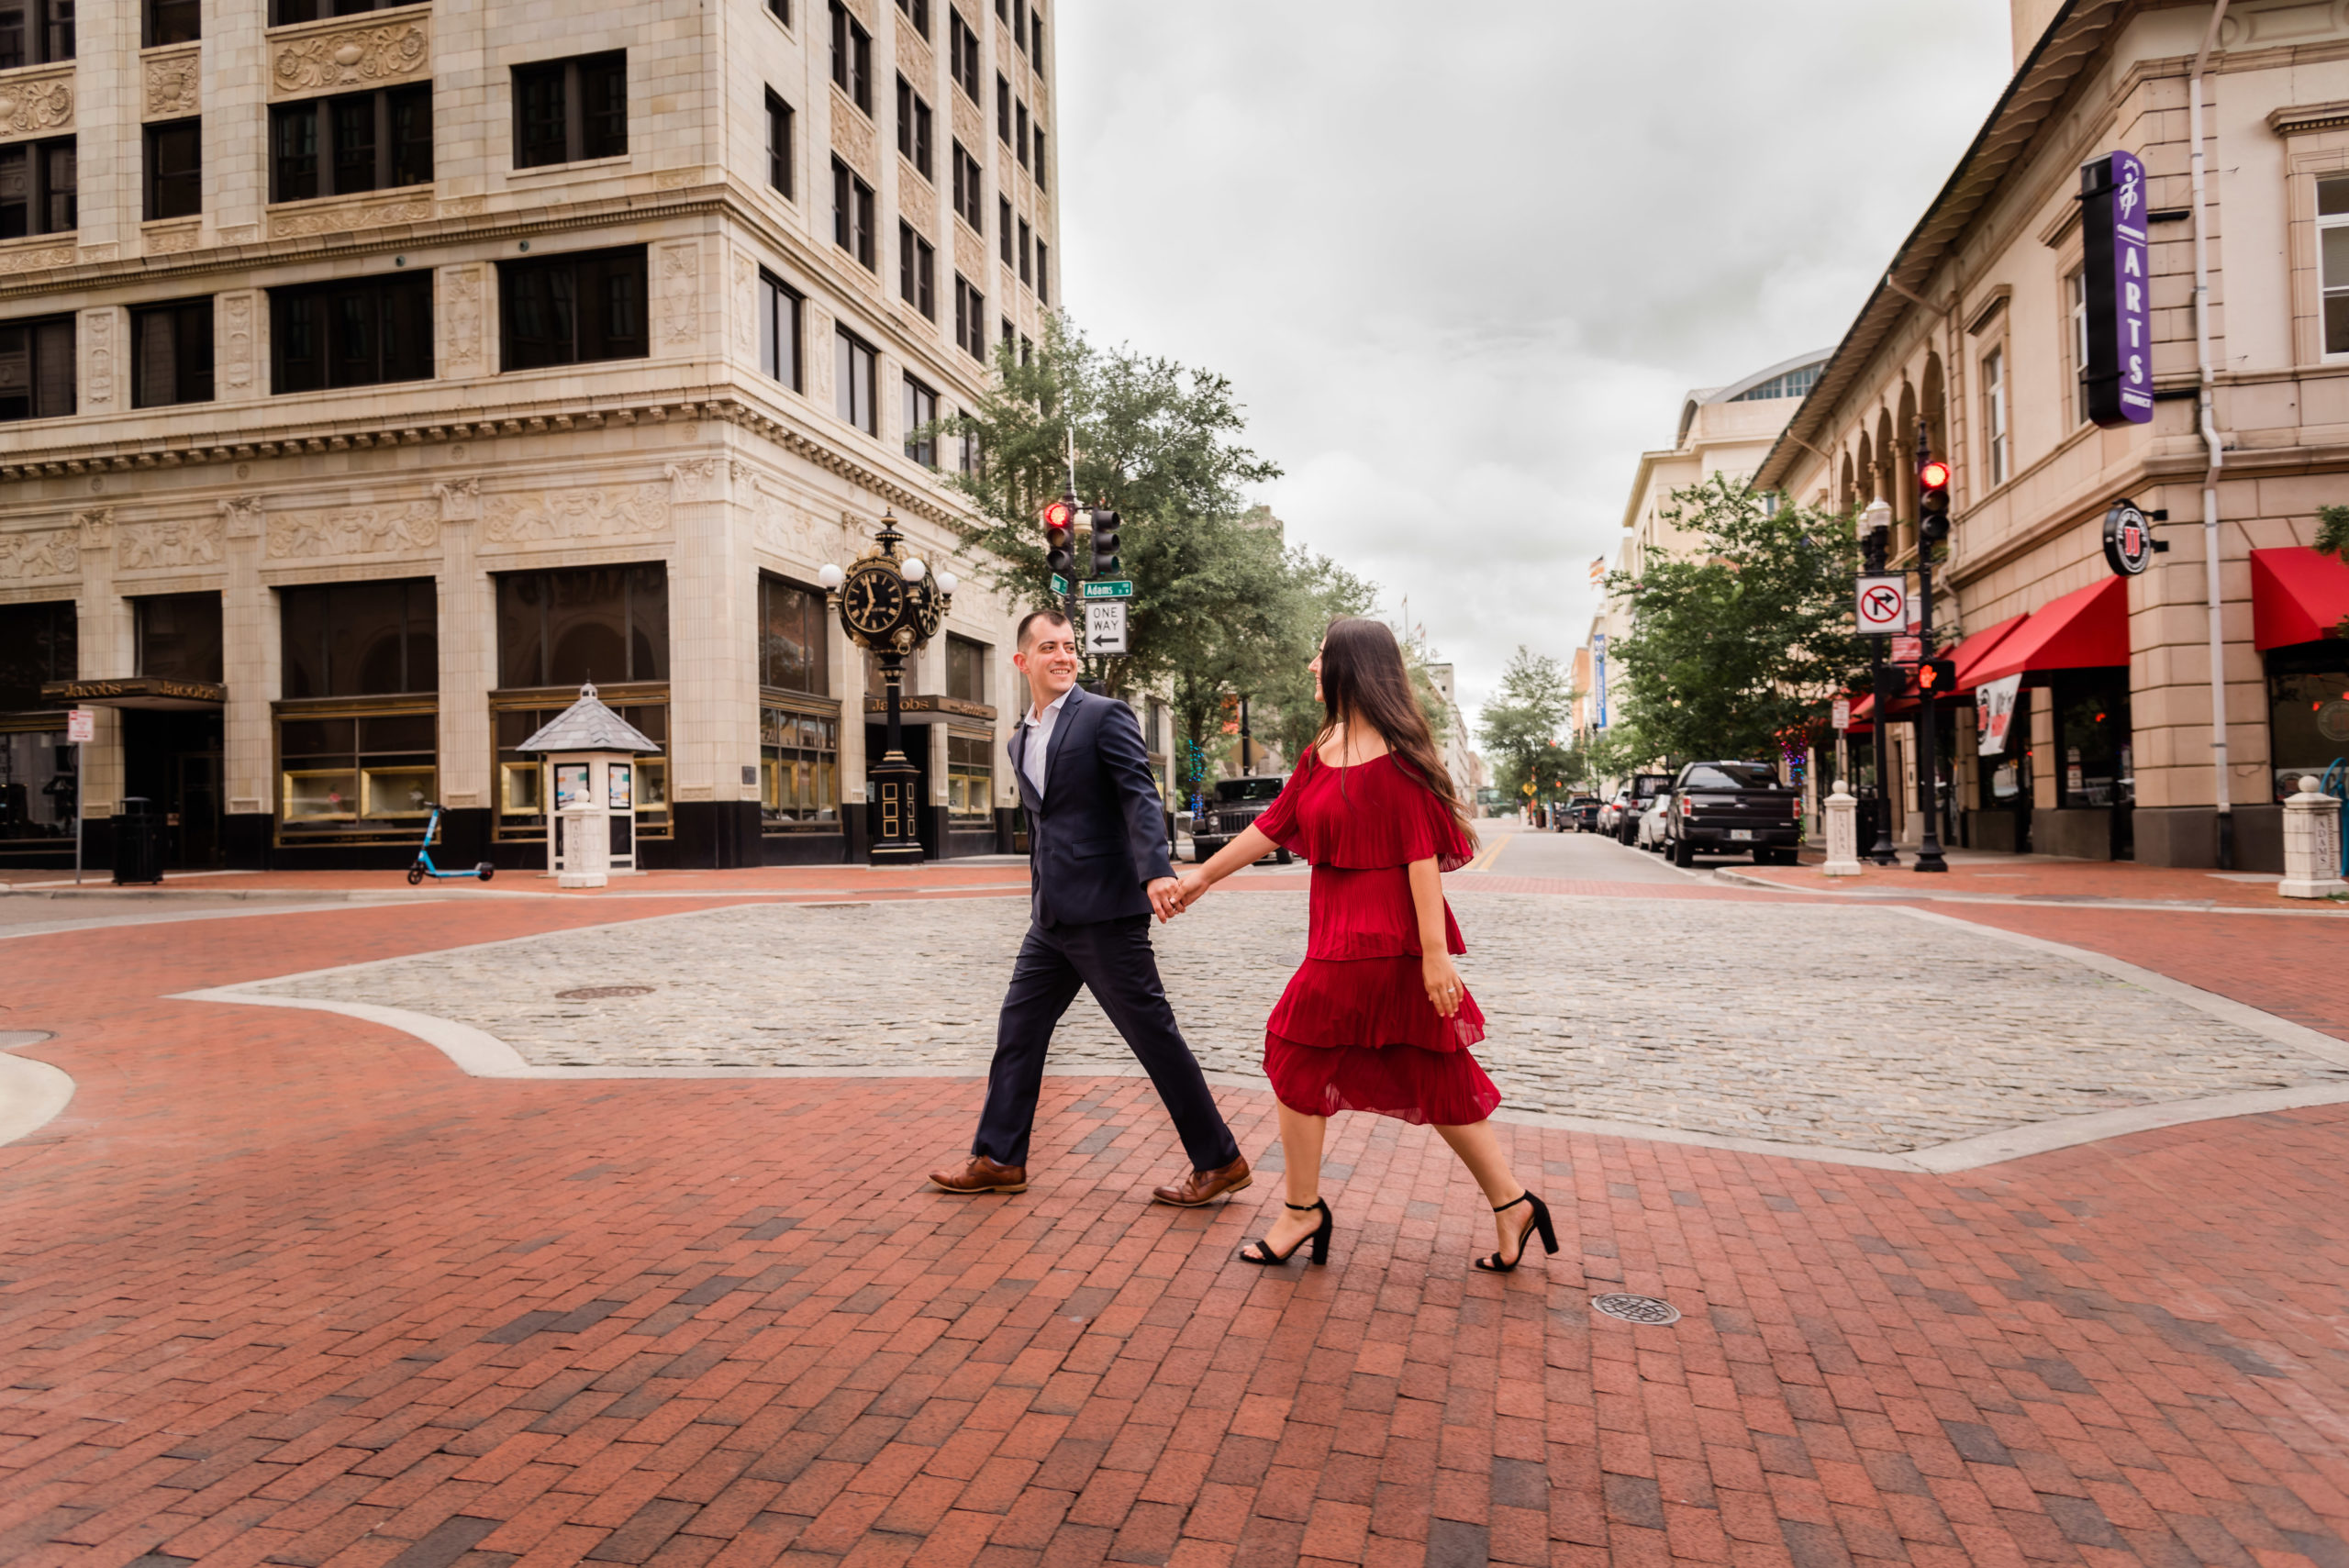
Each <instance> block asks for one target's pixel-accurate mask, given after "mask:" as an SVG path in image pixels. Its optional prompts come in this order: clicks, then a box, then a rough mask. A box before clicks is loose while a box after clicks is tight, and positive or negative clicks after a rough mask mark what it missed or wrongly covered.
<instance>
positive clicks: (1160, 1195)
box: [1150, 1157, 1255, 1208]
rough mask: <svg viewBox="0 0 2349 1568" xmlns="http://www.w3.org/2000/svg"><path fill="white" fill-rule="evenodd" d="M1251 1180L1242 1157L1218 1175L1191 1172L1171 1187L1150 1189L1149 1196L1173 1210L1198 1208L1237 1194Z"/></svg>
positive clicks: (1252, 1179) (1245, 1161)
mask: <svg viewBox="0 0 2349 1568" xmlns="http://www.w3.org/2000/svg"><path fill="white" fill-rule="evenodd" d="M1254 1180H1255V1178H1254V1177H1253V1176H1251V1175H1250V1174H1249V1173H1248V1162H1247V1160H1246V1159H1245V1158H1244V1157H1243V1158H1241V1159H1238V1160H1234V1161H1233V1162H1231V1163H1230V1164H1229V1165H1226V1166H1224V1167H1223V1168H1222V1169H1221V1170H1219V1171H1194V1172H1192V1173H1190V1174H1189V1175H1187V1176H1186V1177H1184V1178H1183V1179H1182V1180H1181V1181H1179V1182H1177V1183H1175V1184H1174V1185H1173V1186H1171V1187H1153V1188H1152V1189H1151V1194H1150V1195H1151V1196H1152V1197H1153V1198H1156V1199H1157V1200H1158V1201H1159V1202H1160V1203H1171V1204H1173V1205H1174V1206H1175V1207H1176V1208H1198V1207H1202V1206H1204V1205H1207V1204H1210V1203H1213V1202H1214V1201H1215V1200H1216V1199H1218V1198H1219V1197H1221V1196H1223V1195H1225V1194H1227V1193H1236V1192H1238V1191H1239V1190H1240V1189H1241V1188H1242V1187H1244V1186H1246V1185H1247V1184H1249V1183H1250V1182H1252V1181H1254Z"/></svg>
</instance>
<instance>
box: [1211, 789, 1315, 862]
mask: <svg viewBox="0 0 2349 1568" xmlns="http://www.w3.org/2000/svg"><path fill="white" fill-rule="evenodd" d="M1287 783H1288V775H1287V774H1286V773H1275V774H1271V775H1269V776H1266V775H1262V774H1258V775H1253V776H1251V777H1247V778H1237V779H1218V780H1217V781H1216V784H1215V797H1214V798H1213V799H1212V800H1209V801H1208V803H1207V809H1206V810H1205V811H1203V812H1201V813H1200V814H1199V817H1198V819H1197V820H1195V821H1194V822H1193V823H1192V824H1191V857H1192V858H1193V859H1194V860H1196V861H1197V862H1199V863H1200V864H1201V865H1205V864H1206V863H1207V862H1208V861H1209V860H1210V859H1212V858H1213V857H1214V855H1215V852H1216V851H1218V850H1220V849H1222V848H1223V847H1224V846H1225V845H1226V844H1229V843H1230V842H1231V840H1234V839H1237V838H1238V837H1240V835H1241V833H1242V832H1243V831H1245V830H1246V828H1248V825H1249V824H1250V823H1252V822H1253V821H1255V820H1256V818H1257V817H1262V816H1263V815H1264V808H1265V807H1266V806H1270V805H1272V804H1273V802H1274V800H1275V798H1277V797H1278V796H1279V795H1280V793H1281V787H1282V786H1283V785H1284V784H1287ZM1273 859H1274V860H1275V862H1278V863H1279V864H1281V865H1286V864H1288V863H1289V862H1290V859H1291V857H1290V855H1289V852H1288V851H1286V850H1275V851H1273Z"/></svg>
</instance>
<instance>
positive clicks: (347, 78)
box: [269, 17, 432, 97]
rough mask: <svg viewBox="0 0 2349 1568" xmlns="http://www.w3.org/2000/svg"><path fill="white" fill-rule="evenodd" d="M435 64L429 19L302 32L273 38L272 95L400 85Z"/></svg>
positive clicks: (281, 95) (270, 81)
mask: <svg viewBox="0 0 2349 1568" xmlns="http://www.w3.org/2000/svg"><path fill="white" fill-rule="evenodd" d="M431 63H432V37H431V34H430V33H429V32H428V31H427V30H426V22H425V18H424V17H414V18H412V19H410V20H406V21H399V22H392V23H389V24H386V25H382V26H369V25H365V24H362V25H360V26H358V27H350V28H334V29H332V30H330V31H323V32H315V33H303V34H297V35H296V36H295V37H292V38H279V39H272V40H271V43H270V69H269V84H270V93H271V95H272V96H273V97H283V96H284V95H287V94H290V93H301V92H306V91H311V90H315V89H318V88H332V87H361V86H366V85H370V84H372V83H379V82H397V81H401V80H403V79H405V78H407V77H411V76H417V75H421V74H422V73H423V72H425V71H426V70H427V69H429V67H430V65H431Z"/></svg>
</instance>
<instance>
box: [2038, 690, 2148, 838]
mask: <svg viewBox="0 0 2349 1568" xmlns="http://www.w3.org/2000/svg"><path fill="white" fill-rule="evenodd" d="M2049 695H2050V696H2051V698H2052V699H2053V701H2054V708H2055V762H2056V773H2055V801H2056V804H2057V805H2058V806H2064V807H2065V808H2067V809H2080V808H2089V807H2096V806H2132V805H2134V804H2135V803H2136V798H2137V780H2136V765H2135V759H2134V752H2133V749H2132V746H2131V744H2130V734H2129V672H2128V670H2127V669H2126V668H2125V667H2115V668H2112V669H2106V670H2059V671H2057V672H2055V673H2054V677H2053V684H2052V685H2051V686H2050V687H2049Z"/></svg>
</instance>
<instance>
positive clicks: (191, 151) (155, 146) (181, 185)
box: [143, 119, 205, 223]
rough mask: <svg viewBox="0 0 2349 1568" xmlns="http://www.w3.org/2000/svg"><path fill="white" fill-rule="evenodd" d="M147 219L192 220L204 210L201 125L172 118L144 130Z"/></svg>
mask: <svg viewBox="0 0 2349 1568" xmlns="http://www.w3.org/2000/svg"><path fill="white" fill-rule="evenodd" d="M143 139H146V209H143V216H146V218H148V220H150V223H152V220H155V218H193V216H195V214H200V211H205V122H202V119H172V122H164V125H150V127H146V136H143Z"/></svg>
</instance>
